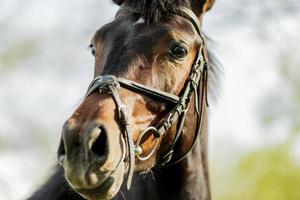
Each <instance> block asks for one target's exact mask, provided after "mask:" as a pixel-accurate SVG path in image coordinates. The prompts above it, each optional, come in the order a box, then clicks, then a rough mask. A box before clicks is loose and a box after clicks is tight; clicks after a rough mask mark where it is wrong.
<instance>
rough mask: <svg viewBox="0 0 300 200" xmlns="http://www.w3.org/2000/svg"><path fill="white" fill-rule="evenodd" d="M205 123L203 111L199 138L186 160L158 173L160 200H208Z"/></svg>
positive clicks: (205, 118) (205, 116)
mask: <svg viewBox="0 0 300 200" xmlns="http://www.w3.org/2000/svg"><path fill="white" fill-rule="evenodd" d="M207 122H208V121H207V112H206V110H205V113H204V120H203V125H202V130H201V136H200V137H199V138H198V140H197V141H196V142H197V143H196V145H195V147H194V149H193V150H192V151H191V152H190V153H189V154H188V156H187V157H186V159H184V160H183V161H181V162H180V163H178V164H176V165H174V166H171V167H168V168H165V169H163V170H162V171H161V173H159V175H158V176H159V177H158V179H157V180H158V184H159V188H161V191H160V192H162V193H161V194H162V197H163V198H162V199H195V200H210V198H211V197H210V187H209V175H208V158H207V124H208V123H207ZM170 196H172V197H171V198H170ZM166 197H167V198H166Z"/></svg>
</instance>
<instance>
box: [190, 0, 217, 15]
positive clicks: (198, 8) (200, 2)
mask: <svg viewBox="0 0 300 200" xmlns="http://www.w3.org/2000/svg"><path fill="white" fill-rule="evenodd" d="M214 3H215V0H191V7H192V10H193V11H194V13H195V14H196V15H197V16H198V17H199V19H202V17H203V15H204V14H205V13H206V12H207V11H209V10H210V9H211V8H212V7H213V5H214Z"/></svg>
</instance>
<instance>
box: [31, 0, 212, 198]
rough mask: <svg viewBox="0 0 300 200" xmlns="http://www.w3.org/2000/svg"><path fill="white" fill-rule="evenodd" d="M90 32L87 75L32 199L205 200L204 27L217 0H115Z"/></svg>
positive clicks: (208, 67)
mask: <svg viewBox="0 0 300 200" xmlns="http://www.w3.org/2000/svg"><path fill="white" fill-rule="evenodd" d="M115 3H117V4H118V5H120V9H119V11H118V13H117V15H116V17H115V19H114V21H113V22H111V23H109V24H107V25H105V26H103V27H102V28H100V29H99V30H98V31H97V32H96V33H95V35H94V37H93V38H92V41H91V45H90V47H91V50H92V54H93V55H94V57H95V67H94V80H93V81H92V83H91V85H90V87H89V89H88V91H87V94H86V97H85V99H84V101H83V102H82V103H81V105H80V106H79V107H78V108H77V110H76V111H75V112H74V114H73V115H72V116H71V117H70V118H69V119H68V120H67V121H66V123H65V125H64V128H63V131H62V137H61V142H60V145H59V150H58V159H59V162H60V166H58V167H57V169H56V172H55V174H54V175H53V176H52V177H51V178H50V179H49V181H48V182H47V183H46V184H45V185H44V186H43V187H42V188H41V189H40V190H39V191H37V192H36V193H35V194H34V195H33V196H32V197H31V198H30V199H31V200H37V199H41V200H42V199H43V200H50V199H51V200H58V199H83V198H85V199H91V200H100V199H129V200H131V199H138V200H139V199H140V200H142V199H149V200H159V199H164V200H165V199H198V200H204V199H205V200H209V199H211V195H210V186H209V174H208V159H207V123H208V122H207V91H208V88H210V87H208V86H207V80H208V79H210V78H212V77H213V76H214V75H215V74H216V72H215V71H216V68H215V66H214V65H213V61H212V60H211V59H210V58H211V56H210V55H209V53H208V52H207V48H206V39H205V37H204V35H203V33H202V31H201V21H202V18H203V15H204V13H205V12H206V11H208V10H209V9H210V8H211V7H212V5H213V3H214V0H143V1H142V0H124V1H122V0H115Z"/></svg>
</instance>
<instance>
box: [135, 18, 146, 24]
mask: <svg viewBox="0 0 300 200" xmlns="http://www.w3.org/2000/svg"><path fill="white" fill-rule="evenodd" d="M144 23H145V19H144V18H143V17H141V18H139V20H137V21H136V22H135V23H134V24H133V25H137V24H144Z"/></svg>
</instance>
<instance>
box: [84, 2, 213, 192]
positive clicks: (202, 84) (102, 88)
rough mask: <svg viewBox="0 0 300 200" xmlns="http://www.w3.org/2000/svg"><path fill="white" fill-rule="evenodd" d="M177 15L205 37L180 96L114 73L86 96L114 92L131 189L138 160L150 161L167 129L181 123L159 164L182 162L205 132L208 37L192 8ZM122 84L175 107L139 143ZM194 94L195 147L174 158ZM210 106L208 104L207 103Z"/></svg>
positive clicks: (93, 85) (92, 86)
mask: <svg viewBox="0 0 300 200" xmlns="http://www.w3.org/2000/svg"><path fill="white" fill-rule="evenodd" d="M174 14H176V15H180V16H182V17H184V18H186V19H188V20H189V21H190V22H191V23H192V24H193V26H194V27H195V29H196V31H197V32H198V34H199V36H200V37H201V40H202V44H201V47H200V49H199V51H198V52H197V56H196V58H195V60H194V62H193V65H192V68H191V72H190V75H189V77H188V78H187V80H186V82H185V85H184V87H183V89H182V91H181V92H180V94H181V95H180V96H176V95H174V94H171V93H168V92H164V91H161V90H158V89H155V88H152V87H148V86H146V85H143V84H140V83H137V82H135V81H131V80H128V79H124V78H121V77H116V76H113V75H100V76H97V77H96V78H94V80H93V81H92V82H91V84H90V86H89V88H88V90H87V93H86V95H85V98H87V97H88V96H89V95H90V94H91V93H93V92H95V91H96V90H98V91H99V92H100V93H102V92H106V93H108V94H110V95H111V96H112V98H113V100H114V102H115V104H116V112H117V117H118V120H119V125H120V129H121V131H122V134H123V136H124V139H125V143H126V150H127V159H126V162H128V176H127V189H130V186H131V181H132V177H133V173H134V165H135V159H138V160H140V161H145V160H148V159H149V158H150V157H151V156H152V155H153V154H154V152H155V151H156V150H157V147H158V144H159V140H160V139H161V138H163V137H164V136H165V134H166V132H167V131H168V130H169V129H170V128H171V127H173V126H175V125H177V132H176V135H175V138H174V141H173V143H172V145H171V146H170V147H169V150H168V152H167V153H166V154H165V155H164V156H163V157H162V158H161V160H160V161H159V162H158V165H159V166H169V165H173V164H176V163H178V162H180V161H182V160H183V159H184V158H185V157H186V156H187V155H188V153H189V152H190V151H191V150H192V149H193V147H194V146H195V144H196V141H197V138H198V136H199V135H200V134H201V126H202V121H203V107H204V105H205V102H206V104H207V78H208V59H207V52H206V49H205V37H204V35H203V33H202V31H201V24H200V22H199V20H198V18H197V16H196V15H195V14H194V13H193V12H192V11H191V10H190V9H188V8H180V9H179V10H178V12H176V13H174ZM120 87H123V88H126V89H128V90H130V91H133V92H136V93H139V94H144V95H146V96H148V97H151V98H153V99H158V100H161V101H164V102H167V103H170V104H172V106H173V108H172V109H171V111H170V112H169V113H168V114H167V117H166V118H165V119H163V120H162V122H160V123H159V124H158V125H156V126H149V127H147V128H146V129H145V130H144V131H143V132H142V133H141V134H140V135H139V137H138V139H137V141H136V143H135V144H134V141H133V138H132V135H131V131H130V129H129V120H128V113H127V110H126V105H124V104H123V103H122V101H121V99H120V96H119V93H118V89H119V88H120ZM198 93H200V95H201V96H200V98H199V97H198ZM193 94H194V101H195V102H194V106H195V108H194V109H195V112H196V114H197V125H196V128H197V129H196V130H197V132H196V135H195V137H194V140H193V143H192V146H191V147H190V149H189V150H188V151H187V152H186V153H185V155H184V156H182V157H181V158H179V159H176V160H172V158H173V153H174V148H175V145H176V144H177V142H178V140H179V138H180V136H181V135H182V132H183V128H184V123H185V119H186V115H187V111H188V110H189V105H190V101H191V97H192V95H193ZM207 106H208V105H207ZM149 132H151V133H152V134H153V136H154V138H155V140H156V141H155V145H154V147H153V149H152V150H151V151H150V153H148V155H146V156H142V153H143V149H142V147H141V141H142V138H143V137H144V136H145V135H146V134H147V133H149Z"/></svg>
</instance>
